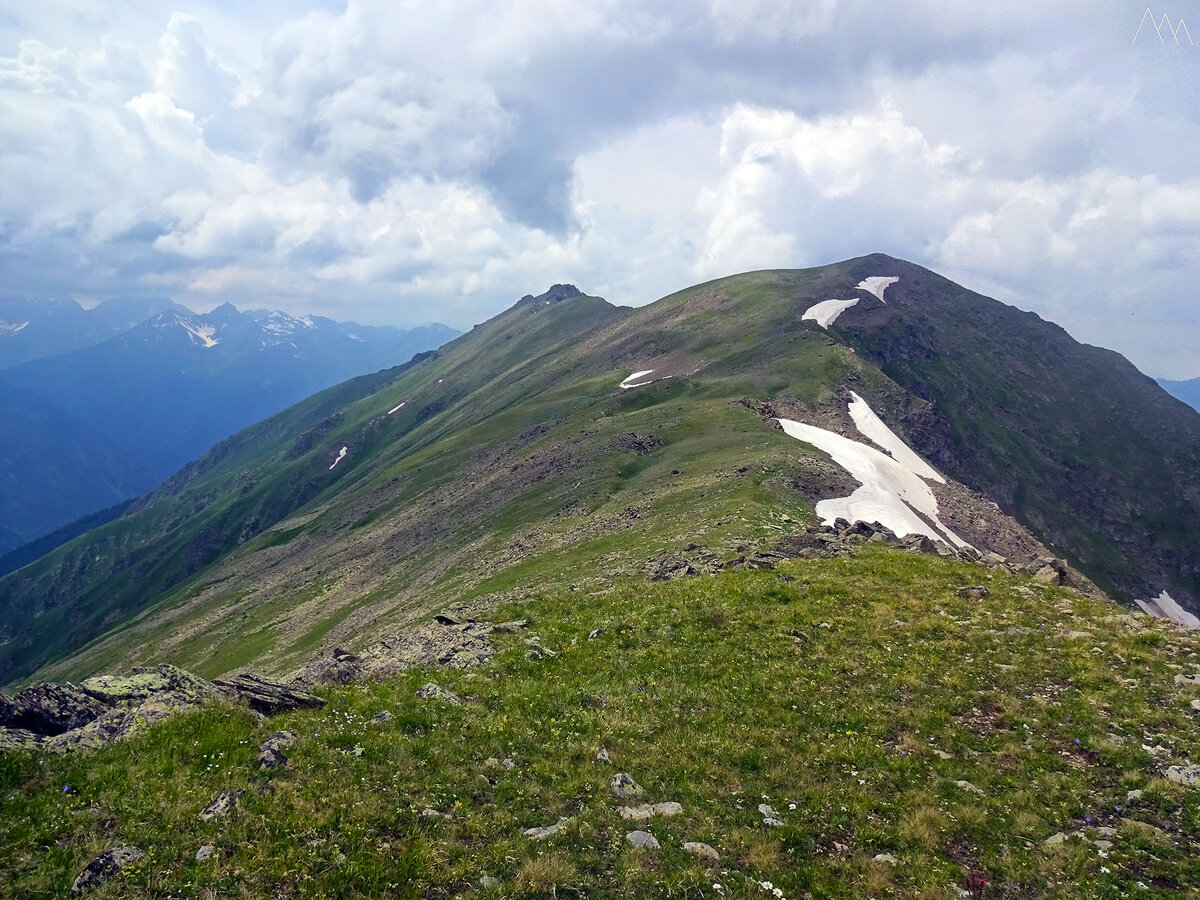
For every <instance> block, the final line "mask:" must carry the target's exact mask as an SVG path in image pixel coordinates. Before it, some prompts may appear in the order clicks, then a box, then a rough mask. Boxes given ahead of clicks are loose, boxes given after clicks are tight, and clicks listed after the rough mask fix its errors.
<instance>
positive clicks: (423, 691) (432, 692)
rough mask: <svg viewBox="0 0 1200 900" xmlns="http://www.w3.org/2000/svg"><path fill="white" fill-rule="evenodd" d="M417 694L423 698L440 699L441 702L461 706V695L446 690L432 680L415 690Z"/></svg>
mask: <svg viewBox="0 0 1200 900" xmlns="http://www.w3.org/2000/svg"><path fill="white" fill-rule="evenodd" d="M417 696H418V697H421V698H422V699H425V700H440V701H441V702H442V703H448V704H450V705H451V706H462V702H463V701H462V697H460V696H458V694H456V693H454V692H453V691H448V690H446V689H445V688H444V687H442V686H441V685H439V684H434V683H433V682H432V681H431V682H429V684H427V685H425V686H424V687H422V688H420V689H418V690H417Z"/></svg>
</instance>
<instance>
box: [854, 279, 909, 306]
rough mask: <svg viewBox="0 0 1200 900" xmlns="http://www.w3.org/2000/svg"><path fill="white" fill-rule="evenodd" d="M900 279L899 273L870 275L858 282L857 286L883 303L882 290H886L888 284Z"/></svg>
mask: <svg viewBox="0 0 1200 900" xmlns="http://www.w3.org/2000/svg"><path fill="white" fill-rule="evenodd" d="M899 280H900V276H899V275H872V276H871V277H870V278H864V279H863V280H862V281H860V282H859V283H858V287H860V288H862V289H863V290H864V291H870V292H871V293H872V294H874V295H875V296H876V297H878V298H879V299H880V300H882V301H883V302H884V303H887V301H886V300H884V299H883V292H884V291H886V290H887V287H888V285H889V284H895V283H896V282H897V281H899Z"/></svg>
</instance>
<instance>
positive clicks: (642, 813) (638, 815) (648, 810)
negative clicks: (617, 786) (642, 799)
mask: <svg viewBox="0 0 1200 900" xmlns="http://www.w3.org/2000/svg"><path fill="white" fill-rule="evenodd" d="M617 812H618V813H619V814H620V816H621V818H622V819H649V818H652V817H654V816H677V815H679V814H680V813H681V812H683V807H682V806H680V805H679V804H678V803H674V802H668V803H648V804H643V805H641V806H622V807H621V808H620V809H618V810H617Z"/></svg>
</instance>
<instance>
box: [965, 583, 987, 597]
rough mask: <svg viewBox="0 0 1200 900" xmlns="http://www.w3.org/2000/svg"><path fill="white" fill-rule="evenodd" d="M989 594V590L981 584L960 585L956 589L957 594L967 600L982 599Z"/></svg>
mask: <svg viewBox="0 0 1200 900" xmlns="http://www.w3.org/2000/svg"><path fill="white" fill-rule="evenodd" d="M989 594H991V591H989V590H988V589H987V588H986V587H984V586H983V585H982V584H973V585H969V586H967V587H960V588H959V589H958V596H960V597H964V598H966V599H967V600H982V599H983V598H984V597H987V596H988V595H989Z"/></svg>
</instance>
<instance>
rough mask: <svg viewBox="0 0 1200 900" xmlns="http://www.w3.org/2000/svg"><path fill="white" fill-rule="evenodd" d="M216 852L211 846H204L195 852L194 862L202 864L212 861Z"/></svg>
mask: <svg viewBox="0 0 1200 900" xmlns="http://www.w3.org/2000/svg"><path fill="white" fill-rule="evenodd" d="M216 852H217V848H216V847H215V846H214V845H212V844H205V845H204V846H203V847H201V848H200V849H199V850H197V851H196V862H204V861H205V860H206V859H212V857H213V855H214V854H215V853H216Z"/></svg>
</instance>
